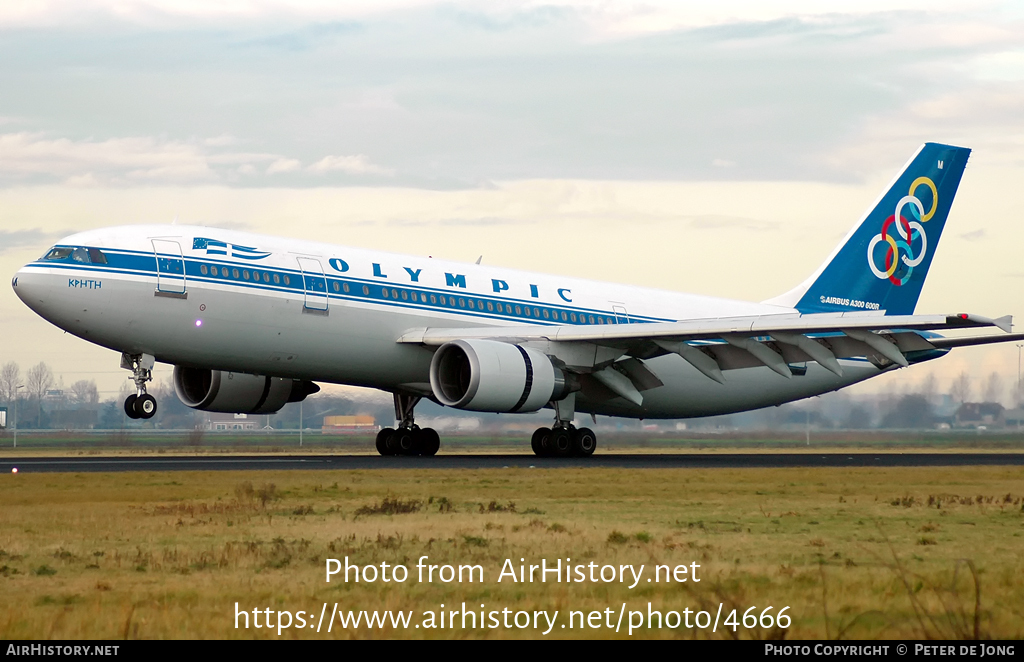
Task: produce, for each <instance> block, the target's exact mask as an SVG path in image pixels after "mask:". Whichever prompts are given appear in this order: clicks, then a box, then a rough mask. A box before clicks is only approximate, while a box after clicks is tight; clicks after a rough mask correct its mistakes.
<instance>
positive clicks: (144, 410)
mask: <svg viewBox="0 0 1024 662" xmlns="http://www.w3.org/2000/svg"><path fill="white" fill-rule="evenodd" d="M134 406H135V416H136V418H153V416H155V415H156V398H154V397H153V396H151V395H150V394H148V393H143V394H142V395H140V396H138V397H136V398H135V405H134Z"/></svg>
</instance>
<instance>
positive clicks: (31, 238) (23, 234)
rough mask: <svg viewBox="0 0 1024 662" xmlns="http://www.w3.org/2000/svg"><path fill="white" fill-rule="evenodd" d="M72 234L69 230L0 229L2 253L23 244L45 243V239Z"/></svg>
mask: <svg viewBox="0 0 1024 662" xmlns="http://www.w3.org/2000/svg"><path fill="white" fill-rule="evenodd" d="M67 234H71V232H70V231H68V230H62V231H60V232H43V231H42V230H39V229H38V228H37V229H33V230H0V253H3V252H5V251H9V250H11V249H13V248H20V247H22V246H33V245H38V244H40V243H43V240H44V239H48V238H50V237H59V236H64V235H67Z"/></svg>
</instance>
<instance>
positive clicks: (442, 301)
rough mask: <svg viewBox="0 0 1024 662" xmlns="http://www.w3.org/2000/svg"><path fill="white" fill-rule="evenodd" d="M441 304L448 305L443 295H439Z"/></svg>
mask: <svg viewBox="0 0 1024 662" xmlns="http://www.w3.org/2000/svg"><path fill="white" fill-rule="evenodd" d="M441 305H442V306H447V305H448V300H447V299H445V298H444V295H442V296H441Z"/></svg>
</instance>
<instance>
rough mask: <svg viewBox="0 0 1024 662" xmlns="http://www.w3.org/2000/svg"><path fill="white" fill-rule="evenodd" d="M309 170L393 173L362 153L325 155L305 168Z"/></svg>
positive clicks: (352, 173)
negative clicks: (372, 161)
mask: <svg viewBox="0 0 1024 662" xmlns="http://www.w3.org/2000/svg"><path fill="white" fill-rule="evenodd" d="M307 170H309V171H310V172H316V173H326V172H332V171H341V172H346V173H348V174H350V175H393V174H395V171H394V170H390V169H388V168H382V167H380V166H377V165H374V164H372V163H370V161H369V159H367V158H366V156H365V155H363V154H355V155H352V156H325V157H324V158H322V159H320V160H319V161H317V162H316V163H314V164H313V165H311V166H309V168H307Z"/></svg>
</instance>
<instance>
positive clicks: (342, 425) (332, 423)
mask: <svg viewBox="0 0 1024 662" xmlns="http://www.w3.org/2000/svg"><path fill="white" fill-rule="evenodd" d="M377 430H378V426H377V421H376V420H374V418H373V416H365V415H363V416H324V425H323V428H322V431H323V433H324V434H358V433H360V432H376V431H377Z"/></svg>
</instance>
